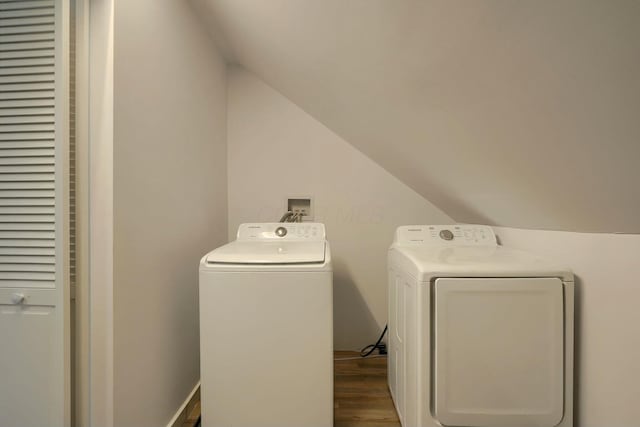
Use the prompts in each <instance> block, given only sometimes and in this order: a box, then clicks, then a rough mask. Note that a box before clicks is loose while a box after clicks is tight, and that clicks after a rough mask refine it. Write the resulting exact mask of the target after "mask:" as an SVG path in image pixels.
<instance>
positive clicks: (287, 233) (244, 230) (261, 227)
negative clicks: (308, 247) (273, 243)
mask: <svg viewBox="0 0 640 427" xmlns="http://www.w3.org/2000/svg"><path fill="white" fill-rule="evenodd" d="M237 238H238V240H290V241H291V240H297V241H312V240H325V238H326V234H325V230H324V224H320V223H315V222H301V223H298V222H293V223H292V222H264V223H251V224H241V225H240V227H238V235H237Z"/></svg>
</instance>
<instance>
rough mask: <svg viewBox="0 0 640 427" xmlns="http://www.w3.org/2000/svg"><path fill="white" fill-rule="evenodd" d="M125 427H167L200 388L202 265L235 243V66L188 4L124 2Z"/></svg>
mask: <svg viewBox="0 0 640 427" xmlns="http://www.w3.org/2000/svg"><path fill="white" fill-rule="evenodd" d="M114 61H115V77H114V78H115V80H114V81H115V93H114V111H115V117H114V123H115V124H114V126H115V130H114V171H113V174H114V247H113V256H114V312H113V316H114V347H115V348H114V352H115V354H114V406H115V408H114V424H115V425H116V426H118V427H128V426H163V425H166V424H167V423H168V422H169V420H170V419H171V417H172V416H173V415H174V414H175V412H176V411H177V410H178V408H179V406H180V405H181V404H182V402H183V401H184V400H185V398H187V396H188V394H189V393H190V391H191V390H192V389H193V387H194V385H195V384H196V383H197V381H198V380H199V337H198V331H199V329H198V261H199V259H200V257H201V256H202V255H203V254H204V253H205V252H206V251H207V250H210V249H211V248H214V247H216V246H218V245H220V244H222V243H223V242H224V241H225V240H226V235H227V223H226V218H227V206H226V200H227V194H226V192H227V181H226V141H225V139H226V136H225V132H226V95H225V94H226V82H225V72H226V66H225V64H224V62H223V60H222V59H221V58H220V56H219V55H218V54H217V53H216V51H215V49H214V47H213V43H212V42H211V40H210V38H209V35H208V33H207V32H206V31H205V29H204V28H202V26H201V25H200V23H199V21H198V19H197V16H196V15H195V13H194V12H193V11H192V10H191V8H190V7H189V5H188V4H187V3H186V2H182V1H174V0H161V1H158V0H145V1H142V0H138V1H124V0H118V1H116V5H115V58H114Z"/></svg>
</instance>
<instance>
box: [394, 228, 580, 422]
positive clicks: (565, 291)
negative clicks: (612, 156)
mask: <svg viewBox="0 0 640 427" xmlns="http://www.w3.org/2000/svg"><path fill="white" fill-rule="evenodd" d="M388 266H389V341H390V343H389V366H388V368H389V371H388V376H389V378H388V380H389V389H390V391H391V394H392V396H393V401H394V404H395V406H396V410H397V412H398V415H399V417H400V420H401V422H402V425H403V427H414V426H420V427H436V426H438V427H440V426H464V427H553V426H561V427H570V426H573V312H574V310H573V307H574V305H573V304H574V285H573V274H572V273H571V272H570V271H569V270H567V269H565V268H562V267H558V266H556V265H554V264H553V263H550V262H548V261H545V260H544V259H542V258H540V257H538V256H535V255H532V254H529V253H526V252H522V251H518V250H514V249H508V248H505V247H502V246H499V245H498V244H497V241H496V236H495V234H494V232H493V230H492V229H491V228H490V227H487V226H480V225H448V226H438V225H436V226H426V225H425V226H404V227H400V228H398V230H397V231H396V235H395V239H394V243H393V245H392V246H391V248H390V249H389V255H388Z"/></svg>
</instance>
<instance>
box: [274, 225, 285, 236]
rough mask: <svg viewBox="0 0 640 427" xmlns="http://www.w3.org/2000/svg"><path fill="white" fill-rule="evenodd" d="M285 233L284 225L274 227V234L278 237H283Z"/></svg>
mask: <svg viewBox="0 0 640 427" xmlns="http://www.w3.org/2000/svg"><path fill="white" fill-rule="evenodd" d="M286 235H287V229H286V228H284V227H278V228H276V236H278V237H284V236H286Z"/></svg>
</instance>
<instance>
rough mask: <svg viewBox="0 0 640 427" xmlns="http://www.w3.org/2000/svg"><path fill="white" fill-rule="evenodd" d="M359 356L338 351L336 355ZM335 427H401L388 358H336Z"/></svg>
mask: <svg viewBox="0 0 640 427" xmlns="http://www.w3.org/2000/svg"><path fill="white" fill-rule="evenodd" d="M354 356H358V353H357V352H353V351H337V352H335V357H336V359H339V358H343V357H354ZM333 376H334V397H333V399H334V427H400V421H399V420H398V415H397V414H396V410H395V408H394V406H393V402H392V401H391V395H390V394H389V388H388V387H387V359H386V358H384V357H379V358H373V359H362V358H360V359H356V360H341V361H335V362H334V374H333Z"/></svg>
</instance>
